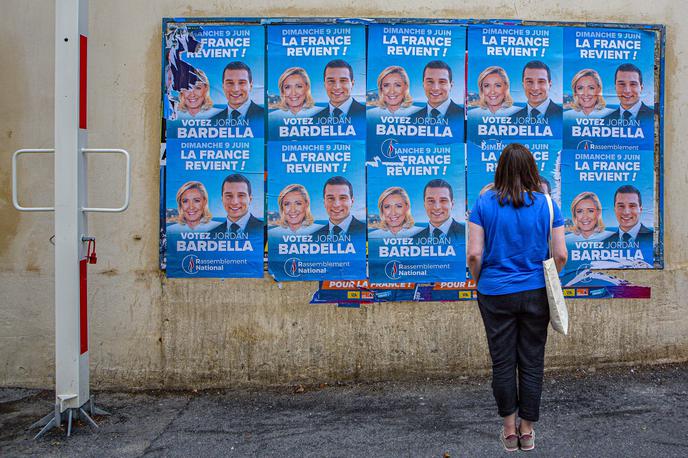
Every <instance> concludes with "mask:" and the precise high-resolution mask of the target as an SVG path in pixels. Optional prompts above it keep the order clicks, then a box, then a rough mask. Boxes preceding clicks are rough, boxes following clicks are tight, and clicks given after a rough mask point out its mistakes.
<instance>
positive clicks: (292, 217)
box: [282, 191, 307, 226]
mask: <svg viewBox="0 0 688 458" xmlns="http://www.w3.org/2000/svg"><path fill="white" fill-rule="evenodd" d="M306 206H307V205H306V199H304V197H303V195H302V194H301V193H300V192H299V191H291V192H288V193H287V194H286V195H285V196H284V199H282V211H283V212H284V220H285V221H286V223H287V224H288V225H289V226H300V225H301V223H303V220H304V219H306Z"/></svg>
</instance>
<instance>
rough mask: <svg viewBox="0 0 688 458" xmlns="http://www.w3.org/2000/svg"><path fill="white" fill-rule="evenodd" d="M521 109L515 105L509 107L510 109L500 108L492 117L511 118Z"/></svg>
mask: <svg viewBox="0 0 688 458" xmlns="http://www.w3.org/2000/svg"><path fill="white" fill-rule="evenodd" d="M522 109H523V107H519V106H517V105H511V106H510V107H502V108H500V109H499V110H497V111H496V112H495V113H494V115H495V116H512V115H514V114H516V113H517V112H518V111H520V110H522ZM488 111H489V110H488Z"/></svg>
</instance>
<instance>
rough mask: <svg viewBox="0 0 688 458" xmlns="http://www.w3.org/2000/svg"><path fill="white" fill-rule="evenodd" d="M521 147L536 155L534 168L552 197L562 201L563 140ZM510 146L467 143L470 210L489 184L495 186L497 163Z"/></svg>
mask: <svg viewBox="0 0 688 458" xmlns="http://www.w3.org/2000/svg"><path fill="white" fill-rule="evenodd" d="M520 143H522V144H523V145H524V146H525V147H526V148H528V149H529V150H530V152H531V153H533V158H534V159H535V164H536V165H537V168H538V171H539V172H540V177H541V179H543V178H544V180H543V181H545V180H546V183H547V184H548V185H549V193H550V194H551V195H552V197H553V198H554V200H555V201H559V196H560V195H561V185H560V183H561V181H560V179H559V168H558V160H559V154H560V149H561V141H560V140H549V141H547V140H523V141H521V142H520ZM508 144H509V142H508V141H506V140H499V139H487V140H482V141H481V142H480V143H478V144H476V143H468V144H467V145H466V147H467V153H466V156H467V160H468V164H469V166H468V177H467V182H468V202H469V207H470V208H472V207H471V206H472V205H473V204H474V203H475V200H476V199H477V198H478V196H479V195H480V191H481V190H482V189H483V188H484V187H485V186H486V185H488V184H490V183H493V182H494V175H495V171H496V170H497V162H498V161H499V156H501V154H502V150H503V149H504V148H505V147H506V146H507V145H508Z"/></svg>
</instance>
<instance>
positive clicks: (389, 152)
mask: <svg viewBox="0 0 688 458" xmlns="http://www.w3.org/2000/svg"><path fill="white" fill-rule="evenodd" d="M396 144H397V141H396V140H395V139H393V138H388V139H387V140H385V141H383V142H382V144H381V145H380V152H381V153H382V155H383V156H385V157H388V158H391V157H395V156H396V155H397V152H396V146H394V145H396Z"/></svg>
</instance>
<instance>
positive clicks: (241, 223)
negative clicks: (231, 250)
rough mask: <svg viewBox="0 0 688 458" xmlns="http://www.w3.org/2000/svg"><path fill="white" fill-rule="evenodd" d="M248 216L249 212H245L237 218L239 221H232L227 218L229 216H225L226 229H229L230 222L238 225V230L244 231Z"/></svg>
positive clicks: (249, 215)
mask: <svg viewBox="0 0 688 458" xmlns="http://www.w3.org/2000/svg"><path fill="white" fill-rule="evenodd" d="M250 217H251V212H246V214H245V215H244V216H242V217H241V218H239V221H232V220H231V219H229V217H227V230H230V227H231V226H232V224H234V223H236V224H238V225H239V230H240V231H242V232H245V231H246V225H247V224H248V220H249V218H250Z"/></svg>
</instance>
